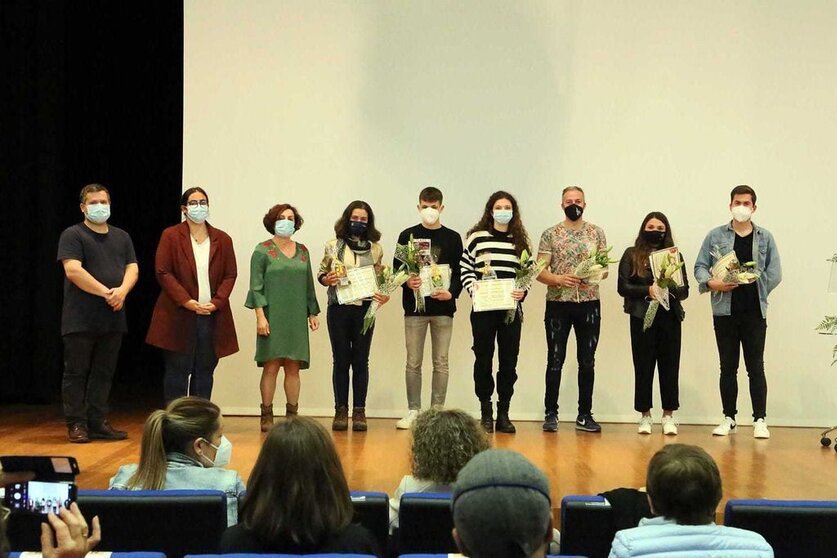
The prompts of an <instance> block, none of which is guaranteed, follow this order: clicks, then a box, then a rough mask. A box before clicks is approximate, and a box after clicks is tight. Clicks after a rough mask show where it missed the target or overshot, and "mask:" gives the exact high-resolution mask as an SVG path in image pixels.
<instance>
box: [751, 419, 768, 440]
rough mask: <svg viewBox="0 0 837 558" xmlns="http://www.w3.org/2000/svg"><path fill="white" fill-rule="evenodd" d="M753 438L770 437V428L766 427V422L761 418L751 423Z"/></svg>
mask: <svg viewBox="0 0 837 558" xmlns="http://www.w3.org/2000/svg"><path fill="white" fill-rule="evenodd" d="M753 438H765V439H766V438H770V430H768V429H767V422H766V421H765V420H764V419H763V418H760V419H759V420H757V421H756V422H754V423H753Z"/></svg>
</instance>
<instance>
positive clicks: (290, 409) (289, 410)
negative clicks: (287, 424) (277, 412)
mask: <svg viewBox="0 0 837 558" xmlns="http://www.w3.org/2000/svg"><path fill="white" fill-rule="evenodd" d="M298 414H299V403H293V404H291V403H285V418H292V417H295V416H297V415H298Z"/></svg>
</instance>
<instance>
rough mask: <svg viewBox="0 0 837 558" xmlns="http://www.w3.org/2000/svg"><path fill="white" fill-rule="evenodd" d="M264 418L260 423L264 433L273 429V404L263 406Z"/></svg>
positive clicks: (262, 417)
mask: <svg viewBox="0 0 837 558" xmlns="http://www.w3.org/2000/svg"><path fill="white" fill-rule="evenodd" d="M261 407H262V416H261V419H260V421H259V423H260V428H261V431H262V432H267V431H268V430H270V429H271V428H272V427H273V404H272V403H271V404H270V405H262V406H261Z"/></svg>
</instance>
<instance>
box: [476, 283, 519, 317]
mask: <svg viewBox="0 0 837 558" xmlns="http://www.w3.org/2000/svg"><path fill="white" fill-rule="evenodd" d="M513 290H514V279H484V280H482V281H476V282H475V283H474V290H473V295H474V296H473V299H474V300H473V307H474V312H489V311H491V310H513V309H514V308H516V307H517V301H516V300H514V299H513V298H512V291H513Z"/></svg>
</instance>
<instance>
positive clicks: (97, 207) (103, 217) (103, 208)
mask: <svg viewBox="0 0 837 558" xmlns="http://www.w3.org/2000/svg"><path fill="white" fill-rule="evenodd" d="M85 215H87V219H88V220H89V221H90V222H91V223H96V224H97V225H102V224H104V223H106V222H107V220H108V219H110V204H109V203H91V204H90V205H88V206H87V211H86V212H85Z"/></svg>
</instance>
